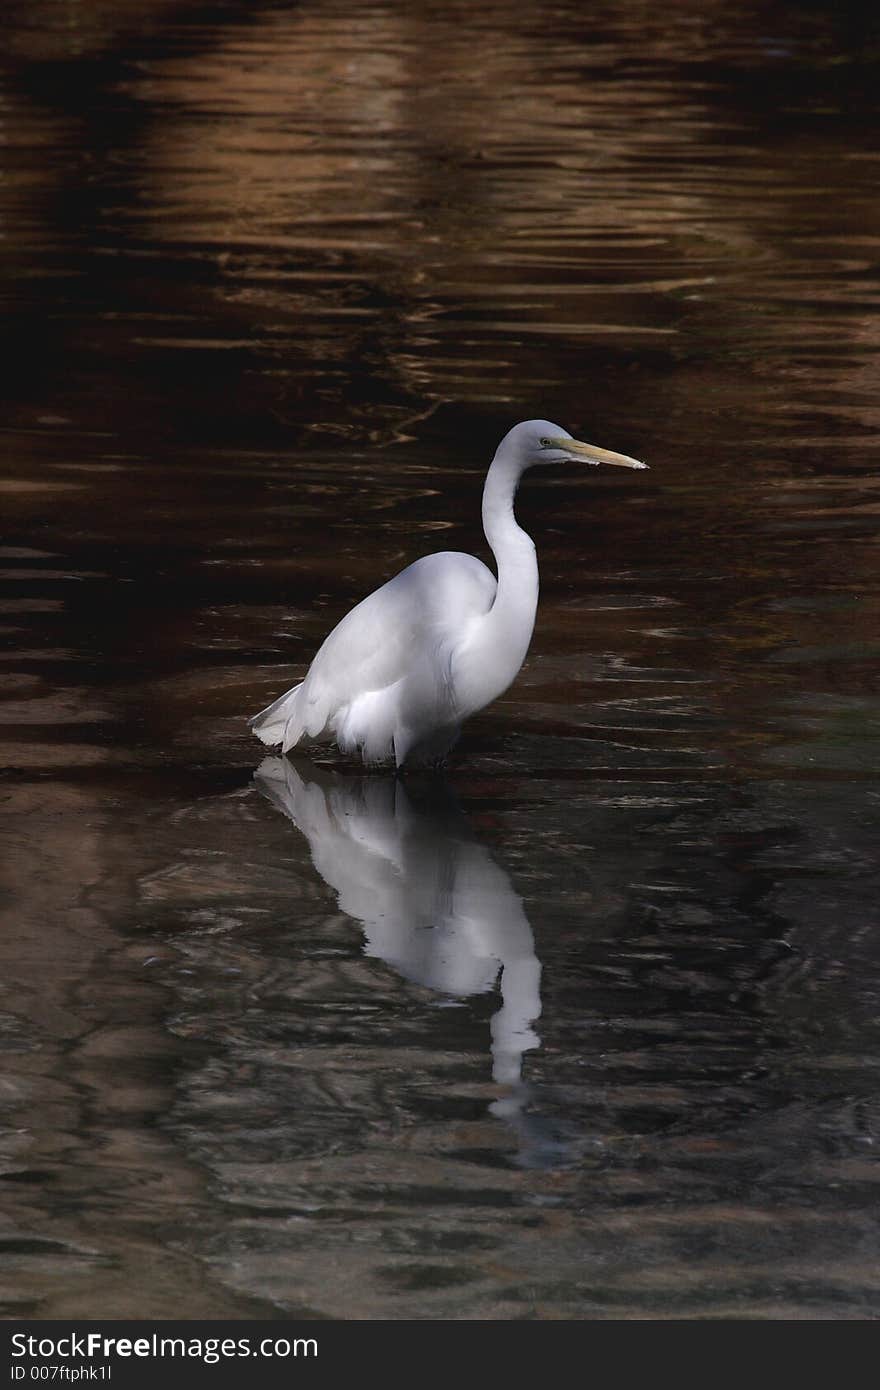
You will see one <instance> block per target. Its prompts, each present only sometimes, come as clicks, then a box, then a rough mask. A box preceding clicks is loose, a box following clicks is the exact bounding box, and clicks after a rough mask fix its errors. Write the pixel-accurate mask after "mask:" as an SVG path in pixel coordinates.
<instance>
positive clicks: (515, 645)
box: [456, 450, 538, 713]
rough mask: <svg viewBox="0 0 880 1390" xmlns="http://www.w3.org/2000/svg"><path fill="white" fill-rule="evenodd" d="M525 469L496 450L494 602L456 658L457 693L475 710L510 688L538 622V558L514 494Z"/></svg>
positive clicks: (486, 525)
mask: <svg viewBox="0 0 880 1390" xmlns="http://www.w3.org/2000/svg"><path fill="white" fill-rule="evenodd" d="M522 473H523V467H522V463H521V462H520V460H519V459H517V458H511V457H510V455H509V454H507V455H505V454H504V453H503V452H502V451H501V450H499V452H498V453H497V454H496V455H495V458H494V459H493V461H492V466H491V468H490V469H489V472H488V474H487V477H486V484H485V487H484V488H483V529H484V531H485V532H486V539H487V541H488V542H489V545H490V546H491V547H492V553H493V554H494V556H495V562H496V565H497V568H498V590H497V593H496V595H495V602H494V603H493V605H492V607H491V608H490V610H489V612H488V613H487V614H486V616H485V617H484V618H481V619H480V620H479V623H478V624H476V625H475V627H474V629H473V630H472V632H471V633H470V634H469V637H468V641H467V643H466V647H465V648H464V650H463V652H462V653H461V659H460V661H459V662H458V663H457V666H458V679H457V681H456V686H457V689H456V695H457V698H458V702H459V704H460V706H461V707H463V708H462V712H463V713H465V712H466V713H473V712H474V711H476V710H478V709H482V708H483V706H484V705H487V704H489V702H490V701H491V700H494V699H495V698H496V697H497V696H498V695H500V694H502V692H503V691H505V690H506V689H507V687H508V686H509V685H510V683H511V681H512V680H513V679H514V677H515V676H516V674H517V672H518V671H519V669H520V667H521V666H522V664H523V661H524V660H525V657H526V652H527V651H528V649H529V643H530V641H531V640H532V631H533V629H534V626H535V613H536V611H537V607H538V562H537V559H536V557H535V546H534V542H533V541H532V538H531V536H528V535H526V533H525V531H523V529H522V528H521V527H520V526H518V525H517V523H516V518H515V517H514V514H513V499H514V496H515V494H516V489H517V484H518V483H519V480H520V478H521V476H522Z"/></svg>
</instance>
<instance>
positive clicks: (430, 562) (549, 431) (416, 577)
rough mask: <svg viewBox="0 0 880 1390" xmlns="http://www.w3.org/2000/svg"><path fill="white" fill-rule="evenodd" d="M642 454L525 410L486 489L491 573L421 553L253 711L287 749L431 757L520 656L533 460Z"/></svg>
mask: <svg viewBox="0 0 880 1390" xmlns="http://www.w3.org/2000/svg"><path fill="white" fill-rule="evenodd" d="M572 459H575V460H579V461H580V462H582V463H591V464H598V463H612V464H617V465H619V466H622V467H624V468H645V467H646V466H647V465H646V464H644V463H639V462H638V460H637V459H632V458H627V456H626V455H625V454H614V453H611V452H610V451H609V450H607V449H599V448H597V447H596V446H595V445H593V444H583V443H581V441H580V440H578V439H573V438H572V436H571V435H570V434H569V433H568V431H567V430H564V429H561V428H560V426H559V425H553V424H551V423H550V421H549V420H525V421H523V422H522V423H521V424H519V425H514V427H513V429H512V430H510V431H509V432H508V433H507V434H506V435H505V436H504V438H503V439H502V441H501V443H500V444H499V445H498V448H497V450H496V453H495V457H494V458H493V460H492V463H491V466H490V468H489V472H488V474H487V475H486V483H485V486H484V488H483V529H484V531H485V533H486V540H487V541H488V542H489V545H490V546H491V548H492V553H493V555H494V556H495V562H496V564H497V567H498V578H497V579H496V577H495V575H494V574H493V573H492V571H491V570H490V569H488V568H487V567H486V566H485V565H484V564H483V562H482V560H478V559H477V558H476V556H474V555H465V554H463V553H462V552H460V551H454V550H453V551H441V552H440V553H439V554H437V555H425V556H424V557H423V558H422V559H421V560H416V561H415V562H414V563H413V564H411V565H409V566H408V567H407V568H406V569H405V570H401V572H400V574H397V575H395V576H394V578H393V579H389V580H388V582H387V584H383V585H382V587H381V588H380V589H377V590H376V591H375V593H372V594H370V595H369V597H368V598H365V599H364V600H363V601H362V602H361V603H359V604H358V605H357V606H356V607H355V608H353V609H352V610H351V612H350V613H347V614H346V616H345V617H344V618H343V619H342V621H341V622H340V623H338V624H337V626H336V627H335V628H334V629H333V631H332V632H331V633H330V635H329V637H327V638H326V639H325V641H324V643H323V645H322V646H321V648H320V650H319V651H318V653H317V655H316V656H315V658H314V660H313V661H312V664H311V666H310V667H309V669H308V672H307V673H306V676H305V679H304V680H303V681H301V682H300V684H299V685H296V686H294V687H293V688H292V689H291V690H288V691H287V692H286V693H285V694H284V695H282V696H281V697H280V699H278V700H276V701H275V702H274V704H271V705H269V707H268V708H267V709H264V710H262V711H261V712H260V713H259V714H257V715H255V716H254V718H253V719H251V720H250V726H251V728H252V729H253V731H254V733H255V734H256V735H257V737H258V738H259V739H262V741H263V743H265V744H268V745H269V747H276V746H277V745H279V744H280V745H281V748H282V751H283V752H285V753H286V752H287V750H288V749H289V748H293V747H294V746H295V745H296V744H298V743H300V742H301V741H303V740H305V739H316V740H318V741H319V742H327V743H329V742H333V741H334V740H335V742H336V744H337V746H338V747H339V748H340V750H341V751H342V752H343V753H350V754H354V755H356V756H360V758H361V759H362V760H363V762H364V763H368V764H369V763H381V762H385V761H389V760H391V759H393V760H394V762H395V763H396V765H397V766H398V767H401V766H402V765H403V764H404V763H405V762H406V761H407V760H409V761H411V762H429V763H430V762H437V761H439V760H440V759H442V758H443V756H444V755H445V754H446V753H447V752H448V751H449V749H450V748H451V747H452V745H453V744H454V743H455V741H456V739H457V738H458V734H459V731H460V729H461V726H462V724H463V723H464V721H465V720H466V719H467V718H469V716H470V715H472V714H475V713H476V712H477V710H481V709H483V708H484V707H485V706H486V705H488V704H490V703H491V701H492V700H494V699H496V698H497V697H498V696H499V695H501V694H503V692H504V691H505V690H506V689H507V687H508V686H509V685H510V683H511V681H512V680H513V679H514V677H515V676H516V674H517V672H518V671H519V668H520V667H521V666H522V664H523V661H524V660H525V656H526V652H527V651H528V648H529V642H530V641H531V638H532V630H533V628H534V626H535V612H536V609H537V606H538V564H537V560H536V558H535V546H534V543H533V541H532V539H531V537H530V536H527V535H526V533H525V531H523V530H522V529H521V528H520V527H519V526H518V525H517V523H516V519H515V517H514V515H513V499H514V496H515V494H516V489H517V486H518V484H519V480H520V478H521V477H522V475H523V473H524V472H525V471H526V469H527V468H533V467H534V466H536V465H538V464H551V463H564V462H566V461H570V460H572Z"/></svg>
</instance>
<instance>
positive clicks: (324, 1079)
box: [0, 0, 880, 1319]
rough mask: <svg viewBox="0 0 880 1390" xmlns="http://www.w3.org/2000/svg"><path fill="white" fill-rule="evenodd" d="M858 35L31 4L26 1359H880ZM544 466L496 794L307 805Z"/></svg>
mask: <svg viewBox="0 0 880 1390" xmlns="http://www.w3.org/2000/svg"><path fill="white" fill-rule="evenodd" d="M858 13H859V12H858V11H857V10H856V9H853V8H850V7H848V6H846V5H843V6H841V5H840V4H839V3H838V4H836V5H834V6H831V5H830V4H829V5H824V4H821V3H818V2H814V3H809V4H807V3H802V4H796V3H789V4H784V3H776V4H773V3H759V2H758V0H752V2H751V3H745V4H742V5H737V6H735V7H731V6H728V5H724V4H722V3H721V0H699V3H697V0H693V2H692V0H681V3H678V4H676V5H675V6H673V7H672V8H671V9H669V8H666V9H658V8H657V6H656V5H649V4H647V3H642V0H626V3H623V0H604V3H602V2H600V3H598V4H596V5H592V6H589V7H584V6H583V5H581V4H580V3H575V0H557V3H553V4H537V5H529V6H526V5H518V4H516V3H514V0H488V3H486V4H484V5H481V6H479V7H475V6H472V5H470V4H466V3H464V0H444V3H443V4H442V5H440V4H439V3H433V2H432V0H425V3H420V4H416V5H413V4H412V3H404V0H386V3H372V0H357V2H355V0H302V3H299V4H293V3H291V4H278V3H244V0H240V2H239V0H226V3H220V4H214V5H211V6H205V5H197V4H191V5H186V4H183V5H181V4H179V3H173V4H172V3H171V0H137V3H134V0H98V2H97V3H95V2H94V0H89V3H86V0H28V2H27V3H26V4H25V3H23V2H21V3H20V2H19V0H8V3H7V4H6V6H5V7H4V17H3V21H2V23H3V29H4V41H3V44H2V46H0V52H2V57H0V143H2V155H0V167H2V182H0V224H2V236H3V240H2V243H0V250H2V257H3V262H4V270H5V273H4V280H3V286H4V287H3V297H4V312H3V319H2V328H0V332H2V336H3V362H4V367H3V373H2V379H0V393H2V397H3V414H2V420H3V424H2V430H3V445H4V463H3V468H2V476H0V490H2V515H3V523H4V524H3V539H2V550H0V566H2V574H0V624H2V635H3V638H4V646H3V651H2V653H0V655H2V666H0V696H2V711H3V714H2V717H3V726H2V744H3V759H2V762H3V766H4V768H5V771H4V773H3V775H2V780H0V795H2V823H0V848H2V856H3V864H4V879H5V887H4V891H3V896H2V900H0V906H2V933H0V1049H2V1053H3V1066H2V1070H0V1106H2V1111H0V1126H2V1127H0V1194H2V1195H0V1204H2V1205H0V1211H2V1216H0V1254H2V1260H0V1308H2V1311H3V1314H4V1315H5V1316H7V1317H13V1316H18V1315H30V1316H34V1317H40V1318H48V1317H72V1316H83V1315H93V1316H97V1315H99V1314H100V1315H103V1316H114V1317H124V1316H137V1315H143V1316H162V1315H166V1316H167V1315H174V1316H184V1317H199V1316H214V1317H236V1316H238V1317H250V1316H262V1317H283V1316H289V1315H300V1314H305V1315H309V1316H315V1317H327V1316H330V1317H346V1318H381V1317H391V1318H405V1317H419V1318H455V1319H460V1318H490V1317H495V1318H503V1319H515V1318H529V1319H554V1318H566V1317H574V1318H587V1319H589V1318H643V1317H673V1318H681V1317H685V1318H693V1317H712V1318H725V1317H733V1318H780V1317H790V1318H865V1317H871V1318H873V1317H876V1316H878V1314H880V1272H878V1271H880V1265H878V1256H880V1229H878V1226H880V1221H878V1206H877V1190H878V1180H880V1168H878V1164H877V1158H876V1148H877V1139H878V1131H880V1107H878V1102H877V1090H876V1078H877V1068H878V1060H880V1057H878V1042H880V1037H878V1032H880V1029H878V999H880V945H878V942H877V908H876V904H877V898H878V889H880V864H878V852H877V845H878V821H880V775H878V769H877V756H876V750H877V739H878V731H880V696H878V676H880V637H878V630H877V625H876V620H875V617H874V612H875V609H876V598H877V590H878V553H880V552H878V538H880V530H878V517H880V488H878V476H877V468H876V460H877V453H878V425H880V407H878V379H880V375H878V373H880V196H878V172H880V170H878V164H880V154H878V150H880V142H878V131H880V99H878V92H880V82H878V77H880V71H878V69H880V37H878V32H877V30H876V28H870V27H866V24H865V22H864V21H861V20H859V19H858V17H857V16H858ZM534 415H541V416H545V417H549V418H550V419H553V420H557V421H558V422H559V423H560V424H562V425H563V426H565V427H566V428H568V429H569V430H571V431H572V432H573V433H574V434H576V435H579V436H580V437H583V438H588V439H592V440H595V442H597V443H599V444H603V445H605V446H607V447H610V448H613V449H617V450H620V451H623V452H625V453H628V454H634V455H635V456H637V457H640V458H644V459H646V460H647V461H648V462H649V464H650V465H651V472H650V473H647V474H634V475H625V476H623V475H622V476H609V475H604V474H600V473H599V472H598V470H597V471H593V470H590V471H589V472H586V473H578V472H577V471H576V470H569V471H565V470H562V471H561V472H560V473H559V474H558V475H556V476H552V477H551V476H550V475H549V474H548V475H543V474H542V475H540V476H538V477H535V476H534V475H531V476H530V477H529V479H528V480H527V481H526V483H525V484H524V486H523V489H522V491H521V494H520V499H519V504H518V505H519V516H520V519H521V520H522V522H523V524H524V525H526V527H527V528H528V529H529V530H530V532H531V533H532V534H533V535H534V537H535V539H536V542H537V546H538V554H539V560H540V563H541V572H542V603H541V608H540V612H539V618H538V627H537V631H536V636H535V640H534V644H533V647H532V652H531V655H530V658H529V661H528V664H527V666H526V668H525V670H524V671H523V672H522V674H521V676H520V678H519V679H518V681H517V682H516V684H515V685H514V686H513V687H512V689H511V690H510V691H509V692H508V694H507V695H506V696H505V697H504V698H503V699H502V700H501V701H499V702H498V703H497V704H496V705H494V706H493V707H492V708H491V709H489V710H488V711H486V712H484V713H483V714H482V715H480V716H479V717H477V718H476V719H474V720H473V721H472V723H471V724H470V725H469V726H468V728H467V730H466V733H465V736H464V738H463V740H462V743H461V745H460V747H459V750H458V753H457V755H456V757H455V759H454V761H453V765H452V768H451V770H450V774H449V777H448V779H447V781H446V783H445V785H444V784H442V783H441V784H434V783H432V782H431V781H430V779H421V778H410V779H408V780H407V782H406V783H405V784H403V785H402V784H395V782H394V781H393V780H392V779H390V778H387V777H383V776H371V777H363V776H360V775H358V774H357V772H356V771H355V770H354V769H352V768H350V767H348V766H346V765H345V763H344V762H343V761H342V760H341V759H339V758H338V757H334V756H332V755H330V756H328V755H323V756H322V757H321V758H320V760H318V761H316V762H313V761H309V759H308V758H301V757H297V759H296V761H295V762H288V763H284V762H281V761H280V760H278V759H271V758H270V759H265V760H264V759H263V758H262V756H261V755H262V753H263V752H264V751H265V750H262V749H261V748H260V747H259V745H257V744H256V742H255V741H254V740H253V739H252V738H251V736H250V735H249V734H248V732H247V729H246V727H245V724H244V718H245V716H246V715H247V714H249V713H252V712H253V711H255V710H256V709H259V708H260V707H261V706H262V705H264V704H266V703H267V702H268V700H269V699H270V698H272V697H273V696H274V695H276V694H277V693H279V692H280V691H281V690H282V689H284V688H286V686H287V685H289V684H291V683H292V681H293V679H294V678H295V676H296V675H298V674H301V673H302V671H303V669H304V667H305V665H306V663H307V662H308V659H309V657H310V655H311V653H312V652H313V651H314V649H315V647H316V645H317V644H318V642H319V641H320V639H321V637H322V636H323V635H324V634H325V633H326V631H327V630H328V629H329V627H330V626H331V625H332V624H333V622H334V621H336V619H338V617H340V616H341V615H342V613H344V612H345V611H346V609H347V608H348V607H349V606H351V604H352V603H353V602H354V601H355V600H356V599H358V598H360V597H362V596H363V595H364V594H365V593H366V592H368V591H369V589H370V588H372V587H375V586H376V585H377V584H379V583H381V582H382V581H384V580H385V579H386V578H388V577H389V576H390V575H391V574H393V573H394V572H395V571H396V570H397V569H399V568H401V567H402V566H403V565H404V564H406V563H407V562H409V561H410V560H412V559H414V558H416V557H417V556H418V555H420V554H424V553H426V552H427V551H429V550H431V549H437V548H441V549H464V550H469V551H472V552H475V553H478V554H480V555H481V556H484V557H486V556H487V552H486V550H485V545H484V542H483V540H482V536H481V533H480V529H479V493H480V487H481V481H482V476H483V472H484V470H485V467H486V465H487V463H488V461H489V458H490V457H491V453H492V451H493V449H494V446H495V444H496V443H497V441H498V439H500V437H501V435H502V434H503V433H504V432H505V431H506V430H507V429H508V428H509V426H510V425H511V424H512V423H514V422H515V421H516V420H518V419H523V418H527V417H529V416H534ZM615 472H616V470H615Z"/></svg>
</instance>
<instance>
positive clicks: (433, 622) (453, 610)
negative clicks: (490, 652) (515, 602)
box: [252, 551, 496, 761]
mask: <svg viewBox="0 0 880 1390" xmlns="http://www.w3.org/2000/svg"><path fill="white" fill-rule="evenodd" d="M495 591H496V581H495V576H494V575H493V574H492V572H491V570H489V569H487V568H486V566H485V565H484V564H483V563H482V561H480V560H478V559H476V557H475V556H473V555H467V554H465V553H463V552H460V551H442V552H441V553H439V554H436V555H426V556H425V557H424V558H423V559H421V560H416V561H415V563H414V564H412V565H410V566H408V568H407V569H405V570H402V571H401V573H400V574H397V575H395V576H394V578H393V579H390V580H389V581H388V583H387V584H383V585H382V587H381V589H377V590H376V591H375V592H374V593H372V594H370V595H369V597H368V598H365V599H364V600H363V601H362V602H361V603H359V604H358V605H357V607H356V608H353V609H352V610H351V612H350V613H347V614H346V616H345V617H344V618H343V619H342V621H341V622H340V623H339V624H338V625H337V626H336V627H335V628H334V629H333V631H332V632H331V633H330V635H329V637H327V639H326V640H325V642H324V644H323V646H322V647H321V648H320V650H319V651H318V653H317V655H316V656H315V658H314V660H313V661H312V664H311V666H310V667H309V670H308V673H307V675H306V677H305V680H304V681H303V682H302V684H301V685H299V686H297V687H295V689H293V690H291V691H288V692H287V694H285V695H283V696H282V697H281V699H280V700H276V701H275V703H274V704H273V705H270V706H269V708H268V709H267V710H264V711H263V712H262V713H261V714H259V715H257V716H256V718H255V719H254V720H253V721H252V727H253V729H254V731H255V732H256V733H257V734H258V736H259V737H260V738H261V739H263V741H264V742H265V743H268V744H277V743H282V742H283V746H284V749H285V751H286V750H287V749H288V748H292V747H293V746H294V745H295V744H296V743H298V742H299V741H300V739H301V738H303V737H308V738H321V737H323V736H326V735H330V734H332V735H335V736H336V738H337V741H338V742H339V745H340V747H343V748H347V749H352V750H353V749H354V748H356V747H360V748H361V749H362V750H363V752H364V756H365V757H366V758H367V760H368V761H373V760H379V759H381V758H383V757H386V756H389V755H390V754H391V753H392V752H393V736H394V732H395V727H396V724H397V721H398V720H399V717H400V712H401V698H402V695H403V691H402V685H403V683H405V682H407V681H411V680H414V679H417V680H419V681H420V682H421V698H422V699H424V697H425V691H424V684H425V682H432V683H435V684H438V683H439V682H441V681H442V673H441V671H440V669H439V662H438V656H437V654H438V653H439V652H441V651H443V650H444V649H445V650H449V649H451V647H452V646H454V644H455V643H456V642H458V641H460V640H461V639H462V638H463V637H464V635H465V634H466V632H467V629H468V627H469V625H470V623H471V622H472V621H473V620H474V619H475V618H480V617H483V616H484V615H485V614H486V613H488V611H489V609H490V608H491V607H492V604H493V602H494V600H495Z"/></svg>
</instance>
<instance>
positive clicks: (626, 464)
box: [496, 420, 648, 469]
mask: <svg viewBox="0 0 880 1390" xmlns="http://www.w3.org/2000/svg"><path fill="white" fill-rule="evenodd" d="M498 454H499V455H500V454H503V456H504V457H508V456H509V457H510V458H511V460H514V461H516V462H518V463H519V465H520V467H521V468H522V469H526V468H534V467H536V466H538V465H540V464H548V463H566V462H572V461H575V462H578V463H592V464H599V463H610V464H614V465H615V466H616V467H618V468H647V466H648V465H647V464H646V463H639V461H638V459H632V458H629V457H628V456H627V455H626V454H615V453H612V452H611V450H610V449H600V448H599V447H598V445H596V444H584V443H582V441H581V440H580V439H574V438H572V436H571V435H570V434H569V432H568V430H564V429H563V428H562V427H561V425H554V424H553V423H552V422H551V421H550V420H524V421H523V422H522V424H519V425H514V427H513V429H512V430H510V431H509V432H508V433H507V434H506V435H505V436H504V438H503V439H502V441H501V443H500V444H499V446H498ZM496 457H497V456H496Z"/></svg>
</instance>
